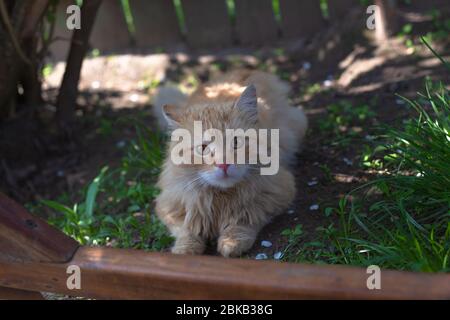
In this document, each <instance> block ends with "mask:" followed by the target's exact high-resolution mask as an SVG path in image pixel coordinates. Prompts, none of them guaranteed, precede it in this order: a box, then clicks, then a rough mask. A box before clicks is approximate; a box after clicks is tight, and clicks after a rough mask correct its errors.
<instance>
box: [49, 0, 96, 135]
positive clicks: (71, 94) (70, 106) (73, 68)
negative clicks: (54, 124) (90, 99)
mask: <svg viewBox="0 0 450 320" xmlns="http://www.w3.org/2000/svg"><path fill="white" fill-rule="evenodd" d="M101 2H102V1H101V0H89V1H84V2H83V5H82V7H81V29H76V30H75V31H74V33H73V36H72V42H71V45H70V51H69V57H68V58H67V64H66V70H65V71H64V77H63V80H62V83H61V88H60V90H59V95H58V101H57V106H56V107H57V118H58V124H59V127H60V129H61V130H62V131H63V132H65V133H67V134H69V135H70V134H71V127H72V125H73V123H74V120H75V106H76V99H77V96H78V82H79V80H80V73H81V67H82V65H83V60H84V57H85V55H86V53H87V50H88V48H89V37H90V35H91V31H92V28H93V26H94V22H95V17H96V15H97V11H98V8H99V7H100V4H101Z"/></svg>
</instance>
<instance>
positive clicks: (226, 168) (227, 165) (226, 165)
mask: <svg viewBox="0 0 450 320" xmlns="http://www.w3.org/2000/svg"><path fill="white" fill-rule="evenodd" d="M229 166H230V165H229V164H226V163H223V164H216V167H217V168H220V169H222V170H223V172H225V173H227V170H228V167H229Z"/></svg>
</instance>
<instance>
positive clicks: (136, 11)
mask: <svg viewBox="0 0 450 320" xmlns="http://www.w3.org/2000/svg"><path fill="white" fill-rule="evenodd" d="M130 8H131V12H132V14H133V18H134V26H135V29H136V34H135V36H136V44H137V45H138V46H139V47H148V46H160V45H162V46H164V45H167V44H174V43H177V42H180V41H181V32H180V29H179V25H178V21H177V16H176V12H175V7H174V5H173V2H172V1H167V0H151V1H148V0H130Z"/></svg>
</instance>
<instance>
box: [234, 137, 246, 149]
mask: <svg viewBox="0 0 450 320" xmlns="http://www.w3.org/2000/svg"><path fill="white" fill-rule="evenodd" d="M243 145H244V138H242V137H238V136H235V137H234V138H233V148H234V149H239V148H240V147H242V146H243Z"/></svg>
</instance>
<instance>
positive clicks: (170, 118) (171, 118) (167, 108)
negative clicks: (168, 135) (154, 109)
mask: <svg viewBox="0 0 450 320" xmlns="http://www.w3.org/2000/svg"><path fill="white" fill-rule="evenodd" d="M162 113H163V115H164V118H165V119H166V121H167V124H168V125H169V128H172V129H173V128H177V127H179V125H180V110H179V108H178V107H177V106H174V105H171V104H166V105H164V106H163V107H162Z"/></svg>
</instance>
